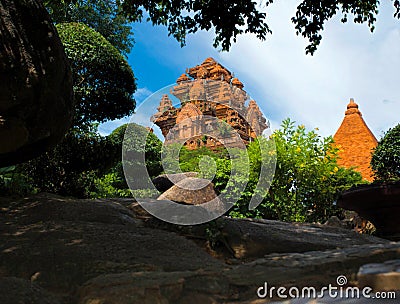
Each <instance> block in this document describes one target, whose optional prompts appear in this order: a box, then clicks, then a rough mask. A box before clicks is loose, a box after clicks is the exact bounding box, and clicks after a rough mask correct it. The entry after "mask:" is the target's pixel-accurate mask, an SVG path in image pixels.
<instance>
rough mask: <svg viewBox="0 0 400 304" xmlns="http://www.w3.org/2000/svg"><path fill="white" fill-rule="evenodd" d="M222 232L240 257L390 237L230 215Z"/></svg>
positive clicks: (252, 256)
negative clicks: (235, 217)
mask: <svg viewBox="0 0 400 304" xmlns="http://www.w3.org/2000/svg"><path fill="white" fill-rule="evenodd" d="M222 234H223V235H224V238H225V240H226V242H227V243H228V244H229V246H230V247H231V248H232V250H233V252H234V253H235V257H236V258H241V259H249V258H254V257H261V256H263V255H265V254H270V253H280V252H306V251H313V250H327V249H336V248H345V247H350V246H353V245H362V244H386V243H389V242H390V241H388V240H384V239H380V238H377V237H374V236H371V235H365V234H361V235H360V234H357V233H356V232H354V231H352V230H348V229H343V228H337V227H330V226H325V225H320V224H306V223H285V222H279V221H271V220H252V219H229V218H227V219H226V220H225V221H224V223H223V228H222Z"/></svg>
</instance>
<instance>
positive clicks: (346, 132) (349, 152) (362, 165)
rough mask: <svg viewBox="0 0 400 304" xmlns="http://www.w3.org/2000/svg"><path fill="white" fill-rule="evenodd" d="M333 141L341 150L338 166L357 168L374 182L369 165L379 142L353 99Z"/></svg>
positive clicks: (366, 178) (363, 175)
mask: <svg viewBox="0 0 400 304" xmlns="http://www.w3.org/2000/svg"><path fill="white" fill-rule="evenodd" d="M333 139H334V140H335V143H336V145H337V146H338V147H339V148H340V150H341V151H340V152H339V159H338V165H340V166H343V167H346V168H350V167H355V170H357V171H358V172H360V173H361V175H362V177H363V178H364V179H365V180H367V181H370V182H371V181H373V174H372V171H371V168H370V167H369V165H370V162H371V155H372V150H373V149H374V148H375V147H376V145H377V144H378V142H377V140H376V138H375V136H374V134H373V133H372V132H371V130H370V129H369V128H368V126H367V124H366V123H365V121H364V119H363V118H362V114H361V112H360V110H359V109H358V105H357V104H356V103H355V102H354V100H353V98H351V99H350V103H349V104H348V105H347V111H346V112H345V116H344V119H343V121H342V124H341V125H340V127H339V129H338V130H337V132H336V134H335V135H334V136H333Z"/></svg>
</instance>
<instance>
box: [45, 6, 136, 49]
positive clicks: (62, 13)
mask: <svg viewBox="0 0 400 304" xmlns="http://www.w3.org/2000/svg"><path fill="white" fill-rule="evenodd" d="M44 2H45V5H46V7H47V9H48V11H49V13H50V15H51V18H52V20H53V22H54V23H56V24H58V23H71V22H78V23H83V24H86V25H87V26H89V27H90V28H92V29H94V30H95V31H96V32H98V33H100V34H101V35H102V36H103V37H104V38H106V39H107V40H108V41H109V42H110V43H111V44H112V45H113V46H114V47H115V48H117V49H118V50H119V51H120V52H121V53H122V54H124V55H126V54H128V53H129V52H130V50H131V48H132V46H133V38H132V32H131V26H130V25H129V21H128V20H127V18H126V17H125V16H123V15H122V14H121V13H120V6H119V5H118V3H117V1H112V0H106V1H105V0H96V1H90V0H77V1H74V3H72V2H71V1H65V0H61V1H60V0H47V1H44Z"/></svg>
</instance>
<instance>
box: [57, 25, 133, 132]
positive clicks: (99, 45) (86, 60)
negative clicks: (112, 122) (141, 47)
mask: <svg viewBox="0 0 400 304" xmlns="http://www.w3.org/2000/svg"><path fill="white" fill-rule="evenodd" d="M57 30H58V32H59V35H60V38H61V41H62V43H63V45H64V47H65V53H66V54H67V57H68V59H69V60H70V63H71V67H72V72H73V82H74V94H75V102H76V111H75V120H74V126H76V127H78V128H85V127H87V126H88V125H89V124H90V123H92V122H94V121H97V122H104V121H106V120H109V119H118V118H122V117H124V116H126V115H130V114H132V113H133V110H134V108H135V101H134V100H133V97H132V94H133V93H134V91H135V90H136V84H135V77H134V75H133V72H132V69H131V67H130V66H129V64H128V62H127V61H126V60H125V59H124V57H123V56H122V55H121V54H120V53H119V52H118V50H117V49H116V48H115V47H113V46H112V45H111V44H110V43H109V42H108V41H107V40H106V39H105V38H104V37H103V36H101V35H100V34H99V33H97V32H95V31H94V30H93V29H91V28H89V27H88V26H86V25H84V24H81V23H65V24H58V25H57Z"/></svg>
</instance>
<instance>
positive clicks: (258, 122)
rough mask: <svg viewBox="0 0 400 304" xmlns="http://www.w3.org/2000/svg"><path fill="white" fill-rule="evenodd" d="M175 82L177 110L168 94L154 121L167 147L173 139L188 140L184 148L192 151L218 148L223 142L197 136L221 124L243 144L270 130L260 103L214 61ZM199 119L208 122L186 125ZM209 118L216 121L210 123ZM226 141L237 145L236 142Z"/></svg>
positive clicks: (200, 66) (174, 93)
mask: <svg viewBox="0 0 400 304" xmlns="http://www.w3.org/2000/svg"><path fill="white" fill-rule="evenodd" d="M176 83H177V85H176V86H174V87H173V89H172V90H171V94H172V95H173V96H175V97H176V98H178V99H179V102H180V104H179V105H178V107H174V105H173V103H172V100H171V98H170V97H169V96H168V95H167V94H166V95H164V96H163V97H162V98H161V100H160V105H159V107H158V108H157V110H158V112H157V113H155V114H154V115H153V116H152V121H153V122H154V123H155V124H156V125H157V126H159V127H160V129H161V131H162V134H163V135H164V137H165V138H166V142H165V143H166V144H168V143H169V142H170V139H171V138H175V139H177V138H178V139H179V138H185V139H186V138H188V141H187V142H185V146H187V148H189V149H196V148H199V147H202V146H206V147H209V148H215V147H219V146H221V145H222V143H221V142H219V141H218V139H217V138H213V137H212V136H206V135H202V136H197V135H196V134H199V131H204V133H207V131H210V129H216V128H221V125H218V124H217V123H216V122H218V121H220V122H223V123H226V124H228V125H229V128H231V129H233V130H234V131H235V133H236V134H238V135H239V136H240V138H241V140H242V142H243V143H244V144H247V143H249V142H250V141H251V140H252V139H254V138H256V137H257V136H259V135H261V134H262V132H263V131H264V130H265V129H267V128H268V127H269V126H268V125H267V121H266V119H265V118H264V117H263V115H262V113H261V111H260V109H259V107H258V105H257V103H256V102H255V101H254V100H251V99H250V97H249V96H248V94H247V93H246V91H244V90H243V87H244V85H243V83H242V82H241V81H240V80H239V79H237V78H234V77H233V75H232V73H231V72H230V71H229V70H227V69H226V68H224V67H223V66H222V65H221V64H219V63H217V62H216V61H215V60H214V59H213V58H207V59H206V60H205V61H204V62H203V63H202V64H200V65H197V66H195V67H193V68H189V69H187V70H186V73H184V74H182V75H181V76H179V78H178V79H177V80H176ZM196 117H206V120H204V121H201V124H195V123H194V124H191V123H190V121H189V123H188V122H187V121H188V120H187V119H188V118H196ZM207 117H208V118H215V119H208V121H207ZM185 119H186V121H185ZM177 126H178V127H177ZM202 128H204V130H203V129H202ZM199 129H202V130H199ZM225 142H228V143H229V142H230V143H232V145H233V146H235V141H234V140H231V141H229V140H227V141H225ZM236 143H237V141H236Z"/></svg>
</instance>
